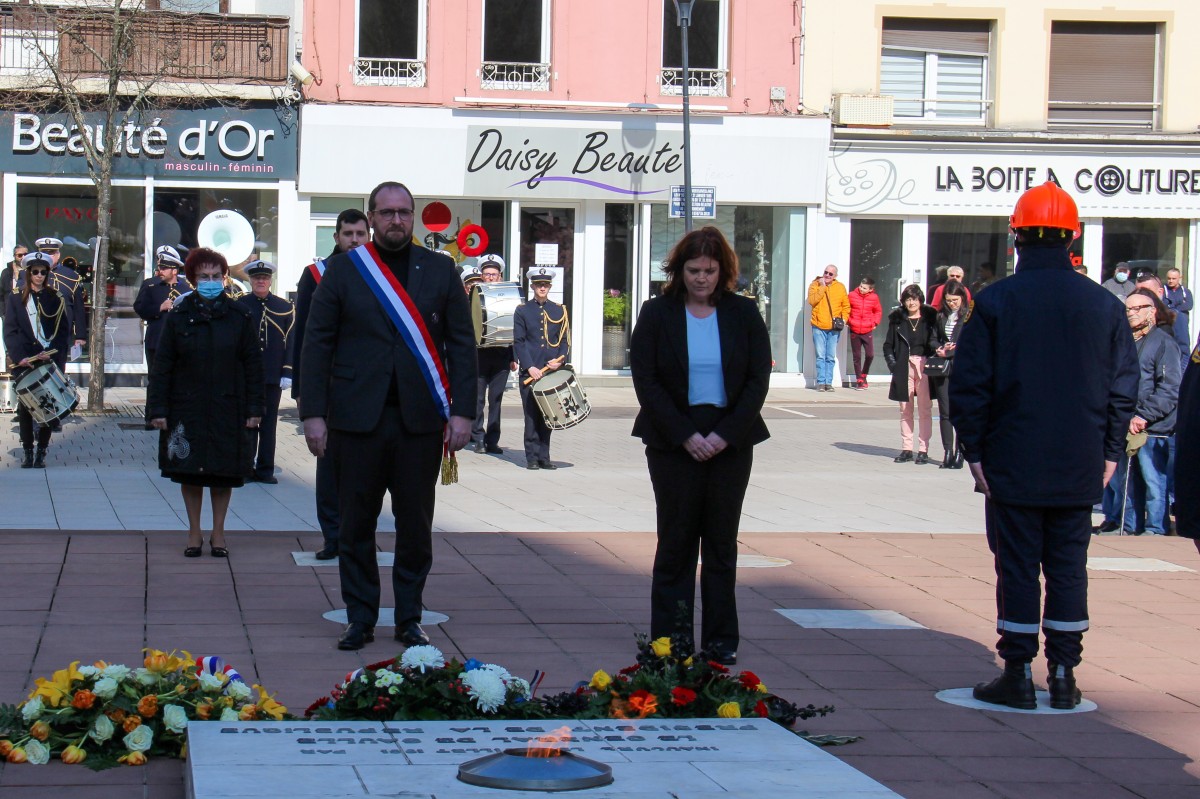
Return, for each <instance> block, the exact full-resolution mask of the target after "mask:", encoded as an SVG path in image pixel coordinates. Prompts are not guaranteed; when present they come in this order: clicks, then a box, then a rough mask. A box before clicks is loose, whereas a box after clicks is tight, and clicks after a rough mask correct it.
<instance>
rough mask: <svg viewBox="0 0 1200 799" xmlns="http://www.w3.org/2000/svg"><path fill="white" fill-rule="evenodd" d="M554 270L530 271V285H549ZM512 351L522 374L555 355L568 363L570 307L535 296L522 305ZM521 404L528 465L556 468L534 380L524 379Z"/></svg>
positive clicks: (515, 323)
mask: <svg viewBox="0 0 1200 799" xmlns="http://www.w3.org/2000/svg"><path fill="white" fill-rule="evenodd" d="M553 281H554V273H553V272H552V271H550V270H549V269H547V268H545V267H542V268H541V269H537V270H534V271H532V272H530V274H529V283H530V285H531V286H536V285H538V284H542V285H545V286H549V285H550V284H551V283H552V282H553ZM513 351H514V353H515V354H516V356H517V361H518V362H519V363H520V365H521V374H523V375H528V372H529V369H530V367H535V368H538V369H545V367H546V365H547V364H548V363H550V361H552V360H554V359H556V358H557V359H561V360H560V363H566V362H567V361H568V360H569V359H570V357H571V323H570V321H569V320H568V319H567V309H566V308H564V307H563V306H561V305H559V304H558V303H557V302H554V301H553V300H550V299H547V300H545V301H542V302H539V301H538V300H537V299H536V296H535V298H534V299H532V300H529V301H528V302H526V303H524V304H522V305H521V306H519V307H518V308H517V310H516V313H514V314H513ZM521 405H522V407H523V409H524V411H525V468H526V469H556V468H558V467H557V466H555V465H554V464H553V463H551V462H550V428H549V427H547V426H546V420H545V417H544V416H543V415H542V412H541V409H539V408H538V406H537V403H536V402H535V401H534V399H533V391H532V383H530V384H526V383H525V382H524V381H522V382H521Z"/></svg>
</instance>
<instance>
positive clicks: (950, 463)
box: [938, 452, 954, 469]
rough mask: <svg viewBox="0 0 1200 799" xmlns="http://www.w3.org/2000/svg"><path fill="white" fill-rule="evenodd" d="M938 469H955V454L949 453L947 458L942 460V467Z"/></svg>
mask: <svg viewBox="0 0 1200 799" xmlns="http://www.w3.org/2000/svg"><path fill="white" fill-rule="evenodd" d="M938 468H939V469H953V468H954V453H953V452H947V453H946V457H944V458H942V465H941V466H939V467H938Z"/></svg>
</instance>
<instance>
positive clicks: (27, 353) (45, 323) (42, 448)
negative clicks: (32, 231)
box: [4, 252, 71, 469]
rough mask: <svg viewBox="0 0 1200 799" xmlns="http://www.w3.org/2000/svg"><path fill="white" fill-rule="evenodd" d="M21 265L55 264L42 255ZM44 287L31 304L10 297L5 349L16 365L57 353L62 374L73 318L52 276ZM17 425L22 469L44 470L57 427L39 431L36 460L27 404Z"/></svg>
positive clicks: (21, 370)
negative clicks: (22, 453)
mask: <svg viewBox="0 0 1200 799" xmlns="http://www.w3.org/2000/svg"><path fill="white" fill-rule="evenodd" d="M21 263H22V265H23V266H24V267H25V269H26V270H28V269H29V267H30V266H34V265H37V266H40V267H45V268H47V269H51V268H52V264H53V262H52V261H51V259H50V258H49V257H48V256H47V255H46V254H45V253H41V252H31V253H29V254H28V255H26V256H25V258H24V259H23V260H22V261H21ZM52 274H53V272H51V275H52ZM26 275H28V272H26ZM44 286H45V287H44V288H43V289H42V290H41V291H39V292H36V293H35V292H30V296H29V300H28V302H23V301H22V299H21V293H20V292H13V293H12V294H9V295H8V301H7V302H6V303H5V311H4V346H5V349H6V350H7V351H8V357H9V358H10V359H12V362H13V363H14V364H16V363H20V362H21V361H23V360H25V359H26V358H29V357H31V356H33V355H37V354H38V353H40V352H44V351H45V350H57V352H56V353H55V354H54V355H53V356H52V358H53V360H54V363H56V364H57V365H58V368H59V370H60V371H62V370H65V369H66V365H67V350H68V349H69V348H70V346H71V320H70V315H69V312H68V309H67V302H66V299H65V298H64V297H63V295H62V294H60V293H59V292H58V291H57V290H55V289H54V288H53V287H51V285H50V276H47V279H46V283H45V284H44ZM35 325H36V326H35ZM28 371H29V368H28V367H15V368H14V369H13V373H12V377H13V380H14V381H16V380H20V379H21V378H22V377H23V376H24V375H25V374H26V373H27V372H28ZM17 421H18V423H19V424H20V430H21V447H22V448H23V449H24V450H25V460H24V462H23V463H22V464H21V467H22V468H24V469H28V468H30V467H34V468H38V469H42V468H45V466H46V449H47V448H48V447H49V446H50V435H51V433H52V432H53V431H54V430H55V429H57V427H58V423H57V422H55V423H53V424H51V425H47V426H39V427H38V430H37V457H36V459H35V457H34V452H33V444H34V438H33V433H34V422H33V415H32V414H31V413H30V412H29V409H28V408H26V407H25V404H24V403H18V404H17Z"/></svg>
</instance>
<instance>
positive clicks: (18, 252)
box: [0, 244, 29, 308]
mask: <svg viewBox="0 0 1200 799" xmlns="http://www.w3.org/2000/svg"><path fill="white" fill-rule="evenodd" d="M28 254H29V248H28V247H26V246H24V245H22V244H18V245H17V246H16V247H13V257H12V262H11V263H10V264H9V265H8V266H6V267H4V271H2V272H0V308H2V307H3V306H4V303H5V302H7V301H8V295H9V294H12V293H13V292H14V291H16V290H17V289H18V288H19V287H20V280H21V259H22V258H24V257H25V256H26V255H28Z"/></svg>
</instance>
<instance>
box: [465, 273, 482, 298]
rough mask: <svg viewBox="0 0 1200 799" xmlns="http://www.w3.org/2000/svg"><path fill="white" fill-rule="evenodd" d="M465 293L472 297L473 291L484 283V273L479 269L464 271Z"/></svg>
mask: <svg viewBox="0 0 1200 799" xmlns="http://www.w3.org/2000/svg"><path fill="white" fill-rule="evenodd" d="M460 277H462V282H463V291H465V292H467V296H468V297H470V296H471V289H473V288H475V286H477V285H478V284H480V283H482V282H483V272H481V271H479V267H477V266H472V267H470V268H468V269H464V270H463V273H462V275H461V276H460Z"/></svg>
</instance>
